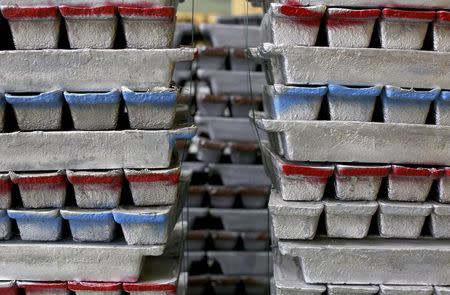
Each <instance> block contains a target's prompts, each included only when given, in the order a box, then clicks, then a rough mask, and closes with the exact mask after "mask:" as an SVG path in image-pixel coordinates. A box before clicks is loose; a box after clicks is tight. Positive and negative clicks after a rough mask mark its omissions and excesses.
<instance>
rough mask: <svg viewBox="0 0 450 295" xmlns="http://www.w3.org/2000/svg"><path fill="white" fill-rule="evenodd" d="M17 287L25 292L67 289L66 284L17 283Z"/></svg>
mask: <svg viewBox="0 0 450 295" xmlns="http://www.w3.org/2000/svg"><path fill="white" fill-rule="evenodd" d="M17 286H18V287H19V288H22V289H25V290H39V289H67V283H66V282H17Z"/></svg>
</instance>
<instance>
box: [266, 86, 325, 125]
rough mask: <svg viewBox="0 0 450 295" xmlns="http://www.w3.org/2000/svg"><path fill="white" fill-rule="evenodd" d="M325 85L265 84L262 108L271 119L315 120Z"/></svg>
mask: <svg viewBox="0 0 450 295" xmlns="http://www.w3.org/2000/svg"><path fill="white" fill-rule="evenodd" d="M326 92H327V87H324V86H322V87H312V86H310V87H294V86H284V85H281V84H276V85H265V86H264V93H263V103H264V110H265V111H266V112H267V113H268V114H269V116H270V117H271V118H273V119H280V120H316V119H317V118H318V116H319V111H320V107H321V105H322V99H323V96H324V95H325V94H326Z"/></svg>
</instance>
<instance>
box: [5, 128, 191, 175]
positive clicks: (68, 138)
mask: <svg viewBox="0 0 450 295" xmlns="http://www.w3.org/2000/svg"><path fill="white" fill-rule="evenodd" d="M195 130H196V128H195V127H193V126H188V127H185V126H184V127H181V126H180V127H179V128H178V129H176V128H174V129H170V130H153V131H142V130H125V131H88V132H85V131H67V132H65V131H61V132H59V131H54V132H39V131H36V132H14V133H3V134H0V154H1V155H2V156H1V157H0V161H1V163H2V165H1V168H0V169H1V170H3V171H8V170H12V171H40V170H58V169H115V168H166V167H168V166H169V165H170V161H171V157H172V150H173V147H174V141H175V140H176V139H190V138H191V137H192V136H193V135H194V133H195ZM154 146H157V147H158V148H157V149H152V148H149V147H154ZM17 155H21V157H20V158H18V157H17ZM68 155H70V160H68V159H67V157H68ZM86 155H89V159H87V158H86ZM49 156H51V161H42V159H48V157H49Z"/></svg>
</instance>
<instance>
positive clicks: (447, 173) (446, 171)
mask: <svg viewBox="0 0 450 295" xmlns="http://www.w3.org/2000/svg"><path fill="white" fill-rule="evenodd" d="M444 175H445V176H450V167H445V168H444Z"/></svg>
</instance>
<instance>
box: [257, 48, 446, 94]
mask: <svg viewBox="0 0 450 295" xmlns="http://www.w3.org/2000/svg"><path fill="white" fill-rule="evenodd" d="M248 52H249V54H250V55H251V56H254V57H257V58H263V59H265V60H266V61H265V63H266V65H267V66H268V74H269V78H270V79H269V81H268V82H270V83H274V84H285V85H303V84H319V85H323V84H339V85H349V86H371V85H395V86H398V87H414V88H435V87H441V88H450V82H449V81H450V79H449V68H450V58H449V57H450V53H443V52H431V51H422V50H383V49H378V48H374V49H372V48H362V49H357V48H331V47H302V46H275V45H273V44H270V43H265V44H263V45H262V46H260V47H258V48H251V49H250V50H249V51H248ZM300 69H301V70H300Z"/></svg>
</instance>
